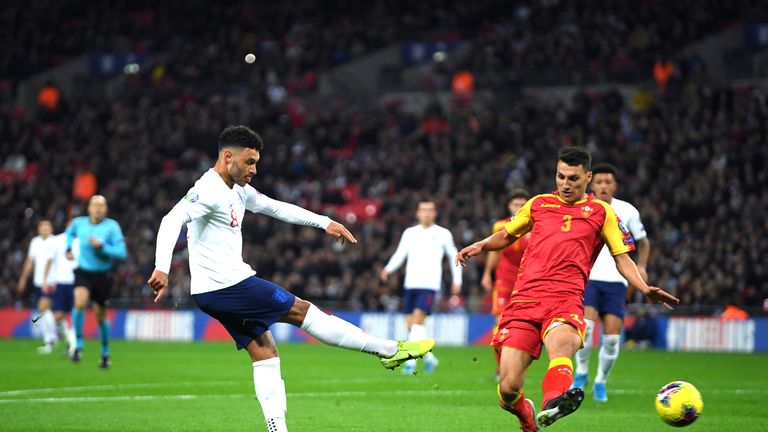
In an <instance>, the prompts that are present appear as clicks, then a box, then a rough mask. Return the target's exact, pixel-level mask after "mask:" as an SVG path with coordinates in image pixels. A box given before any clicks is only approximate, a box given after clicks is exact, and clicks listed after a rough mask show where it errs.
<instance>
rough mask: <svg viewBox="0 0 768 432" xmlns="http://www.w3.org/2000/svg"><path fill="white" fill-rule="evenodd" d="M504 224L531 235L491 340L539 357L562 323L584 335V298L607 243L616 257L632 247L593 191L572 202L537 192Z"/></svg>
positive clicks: (517, 233) (517, 234)
mask: <svg viewBox="0 0 768 432" xmlns="http://www.w3.org/2000/svg"><path fill="white" fill-rule="evenodd" d="M504 229H505V230H506V231H507V233H509V234H510V235H512V236H515V237H522V236H523V235H525V234H526V233H529V232H530V240H529V242H528V246H527V248H526V252H525V255H524V257H523V259H522V262H521V263H520V270H519V273H518V279H517V282H516V283H515V286H514V289H513V291H512V294H511V296H510V300H509V304H508V305H507V306H506V308H505V309H504V311H503V313H502V317H501V321H500V323H499V327H498V328H499V330H498V332H497V333H496V336H495V337H494V340H493V344H494V345H496V346H508V347H511V348H515V349H518V350H521V351H524V352H527V353H528V354H530V355H531V356H533V357H534V358H539V356H540V354H541V347H542V340H543V339H544V336H545V335H546V334H547V332H548V331H549V330H551V329H552V328H554V327H556V326H558V325H561V324H564V323H568V324H570V325H572V326H573V327H575V328H576V329H577V330H578V332H579V334H580V335H581V337H582V339H583V338H584V331H585V329H586V324H585V322H584V317H583V314H584V305H583V301H582V298H583V294H584V289H585V287H586V284H587V280H588V279H589V272H590V269H591V268H592V265H593V264H594V262H595V260H596V259H597V256H598V254H599V253H600V249H601V248H602V246H603V244H607V245H608V248H609V250H610V252H611V255H614V256H615V255H619V254H623V253H627V252H629V251H631V250H633V249H634V243H633V241H632V236H631V235H629V232H628V231H627V230H626V229H625V228H623V226H622V225H621V223H620V221H619V219H618V217H617V216H616V214H615V213H614V211H613V209H612V208H611V206H610V205H608V204H607V203H605V202H603V201H600V200H598V199H596V198H595V197H594V195H592V194H589V195H588V196H587V198H586V199H583V200H580V201H577V202H575V203H574V204H568V203H566V202H565V201H564V200H562V199H561V198H560V197H559V196H558V194H557V192H555V193H552V194H543V195H537V196H535V197H533V198H531V199H530V200H529V201H528V202H527V203H526V204H525V206H523V208H522V209H521V210H520V211H519V212H518V213H517V215H515V218H514V219H512V220H510V221H509V222H507V223H506V224H505V225H504Z"/></svg>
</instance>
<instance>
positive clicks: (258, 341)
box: [245, 330, 288, 432]
mask: <svg viewBox="0 0 768 432" xmlns="http://www.w3.org/2000/svg"><path fill="white" fill-rule="evenodd" d="M245 349H246V350H247V351H248V355H249V356H250V357H251V362H253V387H254V389H255V391H256V399H258V401H259V404H260V405H261V411H262V412H263V413H264V421H265V423H266V424H267V431H269V432H282V431H287V430H288V428H287V426H286V423H285V413H286V411H287V408H288V404H287V401H286V396H285V382H284V381H283V376H282V373H281V372H280V357H279V356H278V352H277V347H276V346H275V341H274V339H273V338H272V333H270V331H269V330H267V331H265V332H264V333H263V334H261V335H260V336H257V337H254V338H253V340H252V341H251V342H249V343H248V345H246V346H245Z"/></svg>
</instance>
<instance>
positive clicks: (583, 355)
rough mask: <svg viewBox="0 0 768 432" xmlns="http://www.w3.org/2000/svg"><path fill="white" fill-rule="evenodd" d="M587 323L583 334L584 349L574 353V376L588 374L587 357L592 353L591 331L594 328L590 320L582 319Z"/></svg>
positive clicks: (593, 323)
mask: <svg viewBox="0 0 768 432" xmlns="http://www.w3.org/2000/svg"><path fill="white" fill-rule="evenodd" d="M584 321H586V323H587V331H586V333H584V348H582V349H580V350H578V351H576V374H577V375H587V374H589V355H590V354H591V353H592V330H594V328H595V322H594V321H592V320H590V319H586V318H585V319H584Z"/></svg>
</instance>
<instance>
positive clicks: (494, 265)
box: [480, 189, 531, 379]
mask: <svg viewBox="0 0 768 432" xmlns="http://www.w3.org/2000/svg"><path fill="white" fill-rule="evenodd" d="M530 197H531V195H530V194H529V193H528V191H526V190H525V189H514V190H512V192H510V193H509V196H508V197H507V209H508V210H509V217H507V218H504V219H501V220H499V221H496V223H494V224H493V231H492V233H495V232H499V231H501V230H503V229H504V225H505V224H506V223H507V222H509V221H511V220H512V219H513V218H514V217H515V214H517V212H518V211H520V209H521V208H523V206H524V205H525V203H526V202H527V201H528V199H529V198H530ZM529 237H530V235H528V234H526V235H524V236H522V237H520V239H518V240H517V241H516V242H514V243H512V244H511V245H509V247H506V248H504V249H502V250H500V251H489V252H488V257H487V258H486V261H485V270H484V271H483V278H482V279H481V281H480V283H481V284H482V286H483V288H485V290H486V291H490V292H491V312H492V313H493V314H494V315H495V316H496V327H495V328H494V329H493V334H494V336H495V335H496V332H497V331H498V329H499V328H498V325H499V320H500V319H501V312H502V311H504V307H505V306H506V305H507V303H508V302H509V296H510V294H512V290H513V289H514V288H515V281H517V271H518V270H519V268H520V261H521V260H522V259H523V253H524V252H525V247H526V246H528V238H529ZM491 275H493V278H491ZM492 348H493V353H494V355H495V356H496V378H497V379H498V377H499V361H500V359H501V350H500V349H498V347H492Z"/></svg>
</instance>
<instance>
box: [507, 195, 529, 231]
mask: <svg viewBox="0 0 768 432" xmlns="http://www.w3.org/2000/svg"><path fill="white" fill-rule="evenodd" d="M536 198H537V197H533V198H531V199H529V200H528V202H526V203H525V205H524V206H523V208H521V209H520V210H519V211H518V212H517V214H515V216H514V217H513V218H512V220H510V221H509V222H507V223H505V224H504V229H505V230H506V231H507V232H508V233H509V234H510V235H513V236H515V237H522V236H524V235H525V234H526V233H527V232H528V231H530V230H531V229H533V218H532V217H531V206H532V205H533V201H534V200H535V199H536Z"/></svg>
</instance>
